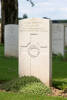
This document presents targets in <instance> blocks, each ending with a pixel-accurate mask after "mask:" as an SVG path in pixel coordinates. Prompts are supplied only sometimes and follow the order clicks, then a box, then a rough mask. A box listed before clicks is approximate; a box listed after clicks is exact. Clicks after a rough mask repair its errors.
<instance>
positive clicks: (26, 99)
mask: <svg viewBox="0 0 67 100" xmlns="http://www.w3.org/2000/svg"><path fill="white" fill-rule="evenodd" d="M0 100H67V98H63V97H50V96H34V95H24V94H19V93H7V92H1V93H0Z"/></svg>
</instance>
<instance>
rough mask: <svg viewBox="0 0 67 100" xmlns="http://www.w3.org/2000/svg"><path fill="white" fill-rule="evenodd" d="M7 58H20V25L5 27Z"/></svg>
mask: <svg viewBox="0 0 67 100" xmlns="http://www.w3.org/2000/svg"><path fill="white" fill-rule="evenodd" d="M5 56H14V57H18V25H14V24H9V25H5Z"/></svg>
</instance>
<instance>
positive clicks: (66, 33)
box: [65, 27, 67, 46]
mask: <svg viewBox="0 0 67 100" xmlns="http://www.w3.org/2000/svg"><path fill="white" fill-rule="evenodd" d="M65 46H67V27H65Z"/></svg>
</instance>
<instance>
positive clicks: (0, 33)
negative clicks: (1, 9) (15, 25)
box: [0, 24, 1, 43]
mask: <svg viewBox="0 0 67 100" xmlns="http://www.w3.org/2000/svg"><path fill="white" fill-rule="evenodd" d="M0 43H1V24H0Z"/></svg>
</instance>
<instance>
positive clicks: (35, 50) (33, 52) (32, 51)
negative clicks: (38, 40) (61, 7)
mask: <svg viewBox="0 0 67 100" xmlns="http://www.w3.org/2000/svg"><path fill="white" fill-rule="evenodd" d="M28 54H29V55H30V57H38V56H39V54H40V48H39V47H38V46H37V45H35V44H31V45H30V46H29V48H28Z"/></svg>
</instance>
